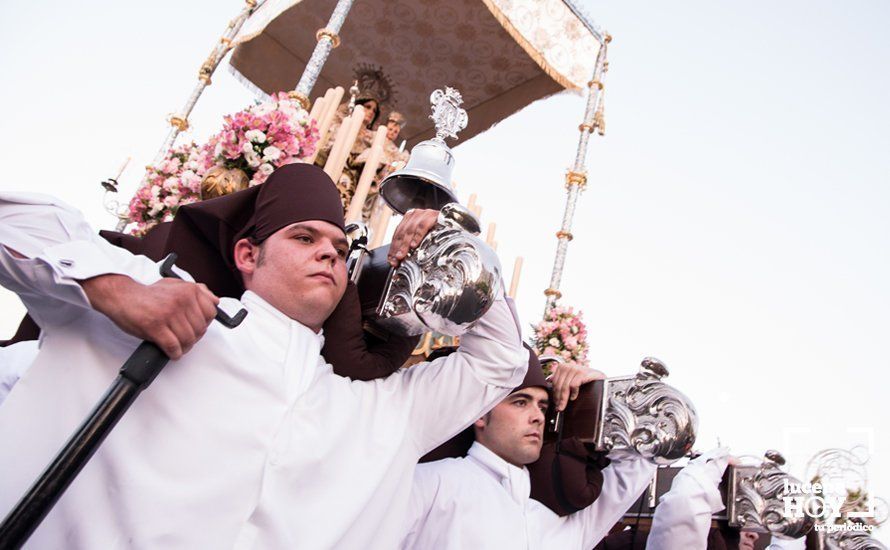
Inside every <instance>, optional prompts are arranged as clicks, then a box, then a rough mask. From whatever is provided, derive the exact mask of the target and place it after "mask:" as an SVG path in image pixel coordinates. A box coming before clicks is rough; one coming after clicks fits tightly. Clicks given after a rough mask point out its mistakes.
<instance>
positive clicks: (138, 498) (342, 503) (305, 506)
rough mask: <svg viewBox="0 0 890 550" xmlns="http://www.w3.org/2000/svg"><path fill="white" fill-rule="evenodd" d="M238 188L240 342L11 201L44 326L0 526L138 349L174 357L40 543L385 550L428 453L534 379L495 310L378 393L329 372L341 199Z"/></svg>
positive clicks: (230, 221)
mask: <svg viewBox="0 0 890 550" xmlns="http://www.w3.org/2000/svg"><path fill="white" fill-rule="evenodd" d="M241 193H252V195H240V196H237V195H238V194H235V195H230V196H228V197H223V198H220V199H215V201H225V200H230V203H222V202H219V203H215V204H223V205H225V204H236V202H237V200H241V201H242V202H243V200H244V197H248V198H249V199H250V200H249V202H251V208H252V210H253V212H252V214H251V213H250V212H248V213H247V214H248V215H249V217H248V216H246V215H244V214H243V213H241V212H240V211H238V209H237V208H235V209H232V212H234V213H236V214H238V215H237V216H234V217H231V218H224V219H221V220H219V223H218V224H217V226H215V227H216V229H215V231H212V232H210V233H212V234H211V235H210V236H209V238H216V237H217V235H220V236H221V237H220V242H221V243H223V245H221V252H222V253H223V254H226V255H227V257H226V260H227V261H228V262H231V263H232V264H233V265H235V266H236V267H237V269H238V271H239V272H240V274H241V276H242V277H243V282H244V285H245V287H246V288H247V289H248V290H247V292H245V293H244V295H243V297H242V298H241V300H240V301H238V300H234V299H228V298H224V299H222V300H219V306H220V307H222V308H223V309H225V310H227V311H228V312H229V313H234V311H235V310H237V309H239V308H242V307H243V308H245V309H246V310H247V311H248V315H247V317H246V319H245V320H244V322H242V323H241V325H239V326H238V327H237V328H235V329H231V330H230V329H226V328H224V327H222V326H221V325H220V324H219V323H215V322H212V323H211V322H210V321H211V319H212V317H213V314H214V305H215V304H216V303H217V301H218V300H217V299H216V298H215V297H214V296H213V295H212V294H210V293H209V292H208V291H207V290H206V288H203V287H202V286H201V285H195V284H193V283H188V282H185V281H177V280H170V279H161V278H160V276H159V274H158V265H157V264H155V263H153V262H151V261H150V260H148V259H147V258H145V257H141V256H133V255H131V254H130V253H128V252H126V251H125V250H122V249H120V248H116V247H114V246H111V245H109V244H108V243H106V242H105V241H104V240H102V239H101V238H99V237H98V236H96V234H95V232H94V231H93V230H92V229H91V228H90V227H89V226H88V225H87V224H86V223H85V222H84V221H83V219H82V217H81V215H80V214H79V213H78V212H77V211H74V210H73V209H71V208H70V207H67V206H65V205H64V204H61V203H58V202H56V201H54V200H52V199H50V198H48V197H45V196H39V195H14V194H7V193H0V283H2V284H3V286H5V287H7V288H9V289H11V290H13V291H15V292H16V293H18V294H19V296H20V297H21V298H22V300H23V301H24V303H25V304H26V306H27V307H28V310H29V312H30V313H31V314H32V315H33V316H34V318H35V320H36V321H37V323H38V324H39V325H40V326H41V329H42V334H41V342H40V352H39V354H38V356H37V358H36V359H35V362H34V364H33V366H32V367H31V368H30V369H29V370H28V371H27V372H26V373H25V375H24V376H23V377H22V379H21V380H20V381H19V383H18V384H17V385H16V386H15V387H14V388H13V390H12V392H11V393H10V395H9V397H8V398H7V400H6V402H5V403H4V404H3V406H2V407H0V441H2V442H3V449H2V451H0V471H2V472H3V474H2V475H0V516H5V515H6V513H7V512H8V511H9V510H10V509H11V508H12V507H13V506H14V504H15V503H16V501H17V500H18V499H19V498H20V496H21V495H22V494H24V492H25V491H26V490H27V488H28V487H29V486H30V484H31V483H32V482H33V480H34V479H36V478H37V476H38V475H39V473H40V472H41V471H42V470H43V468H44V467H45V466H46V465H47V464H48V463H49V461H50V459H51V458H52V457H53V456H54V454H55V453H56V452H57V450H58V449H59V448H60V447H61V446H62V444H63V443H64V442H65V441H66V440H67V438H68V437H69V436H70V434H71V433H72V432H73V430H74V429H75V428H76V427H77V426H78V425H79V423H80V422H81V421H82V419H83V418H85V417H86V415H87V413H88V412H89V411H90V410H91V408H92V407H93V406H94V404H95V403H96V402H97V401H98V400H99V399H100V397H101V396H102V394H103V393H104V391H105V390H106V388H107V387H108V385H109V384H110V382H111V381H112V380H113V379H114V377H115V375H116V373H117V370H118V368H119V367H120V365H121V364H122V363H123V362H124V360H125V359H126V358H127V357H128V356H129V354H130V353H131V352H132V351H133V350H134V349H135V348H136V346H137V345H138V343H139V341H140V340H141V339H149V340H152V341H154V342H156V343H157V344H158V345H159V346H161V347H162V349H164V350H165V351H166V352H167V353H168V355H170V356H171V358H173V359H174V360H173V361H171V362H170V364H168V365H167V367H166V368H165V369H164V370H163V372H161V374H160V375H159V376H158V377H157V379H156V380H155V381H154V383H153V385H152V386H151V387H149V388H148V389H147V390H146V391H145V392H144V393H143V394H142V395H141V396H140V397H139V399H138V400H137V401H136V403H135V404H134V405H133V407H132V408H131V409H130V410H129V411H128V413H127V414H126V415H125V416H124V418H123V419H122V420H121V421H120V423H119V424H118V425H117V427H116V428H115V429H114V431H113V432H112V433H111V434H110V435H109V437H108V438H107V440H106V441H105V442H104V443H103V445H102V446H101V447H100V449H99V450H98V452H97V453H96V455H95V456H94V457H93V459H92V460H91V461H90V463H88V464H87V465H86V467H85V468H84V469H83V471H82V472H81V473H80V475H79V476H78V477H77V478H76V479H75V480H74V482H73V483H72V485H71V486H70V487H69V489H68V490H67V492H66V493H65V494H64V495H63V496H62V498H61V499H60V500H59V502H58V504H57V505H56V506H55V508H54V509H53V510H52V511H51V512H50V513H49V515H48V516H47V518H46V519H45V520H44V522H43V524H42V525H41V526H40V527H39V528H38V529H37V531H36V532H35V533H34V534H33V535H32V537H31V539H30V541H29V546H31V547H34V548H52V549H55V548H88V549H98V548H102V549H111V548H165V549H170V548H182V549H194V548H309V549H315V548H319V549H320V548H385V549H389V548H393V547H395V546H396V545H397V543H398V540H399V539H400V535H401V532H402V531H401V527H402V518H403V517H404V515H405V514H406V513H407V503H408V497H409V492H410V485H411V479H412V474H413V470H414V467H415V463H416V462H417V460H418V458H419V457H420V456H422V455H423V454H424V453H426V452H427V451H429V450H430V449H432V448H434V447H435V446H437V445H438V444H440V443H441V442H442V441H444V440H446V439H448V438H449V437H451V436H452V435H453V434H455V433H457V432H458V431H460V430H461V429H462V428H464V427H465V426H467V425H469V424H470V423H471V422H472V421H473V419H474V418H477V417H479V416H480V415H481V414H483V413H484V412H485V411H487V410H488V409H490V408H491V406H492V405H493V404H495V403H497V402H498V401H499V400H500V399H502V398H503V397H504V396H505V395H507V393H509V391H510V388H512V387H514V386H515V385H516V384H517V383H519V382H520V381H521V380H522V376H523V375H524V373H525V367H526V357H527V356H526V352H525V350H524V349H523V348H522V346H521V340H520V334H519V329H518V327H517V322H516V319H515V316H514V314H513V313H512V311H511V309H510V307H509V306H508V305H507V303H506V302H505V301H504V299H503V298H499V299H498V300H497V301H496V302H495V303H494V305H493V306H492V307H491V309H490V310H489V311H488V312H487V313H486V314H485V315H484V316H483V317H482V319H481V320H480V321H479V322H478V324H477V326H476V327H475V328H473V329H472V330H471V331H469V332H468V333H467V334H465V335H464V336H463V337H462V338H461V344H462V345H461V349H460V351H459V352H458V353H456V354H454V355H452V356H450V357H447V358H443V359H440V360H437V361H434V362H431V363H427V364H421V365H418V366H415V367H413V368H411V369H408V370H405V371H400V372H398V373H396V374H394V375H392V376H390V377H389V378H387V379H385V380H376V381H372V382H354V381H352V380H350V379H348V378H343V377H339V376H336V375H334V374H333V373H332V371H331V367H330V365H327V364H325V361H324V359H323V358H322V357H321V356H320V353H319V351H320V349H321V346H322V343H323V338H324V337H323V335H322V334H321V333H320V327H321V325H322V323H323V322H324V320H325V318H326V317H327V315H328V314H329V313H330V312H331V311H332V310H333V308H334V306H335V305H336V303H337V301H338V300H339V299H340V296H341V295H342V294H343V289H344V288H345V285H346V269H345V263H344V257H345V252H346V240H345V234H344V230H343V215H342V207H341V206H340V203H339V195H338V193H337V191H336V188H335V187H334V184H333V183H332V182H331V180H330V179H329V178H328V177H327V176H326V175H324V173H323V172H322V171H321V170H320V169H318V168H316V167H312V166H308V165H288V166H285V167H282V168H279V169H278V170H277V171H276V172H275V173H273V174H272V176H270V178H269V180H267V182H266V183H264V184H263V185H261V186H258V188H252V189H249V190H246V191H243V192H241ZM236 196H237V197H236ZM232 197H235V199H232ZM232 200H235V201H236V202H231V201H232ZM213 202H214V201H207V203H208V204H209V203H213ZM185 208H188V207H185ZM434 223H435V213H434V212H431V211H419V212H414V213H412V214H411V215H409V216H406V218H405V220H403V222H402V225H400V227H399V230H398V231H397V235H396V236H395V237H394V241H393V246H392V248H391V255H392V258H391V259H392V262H393V263H396V262H398V261H400V260H401V259H403V258H404V257H405V256H406V254H407V252H408V251H409V249H410V248H411V247H413V246H416V245H417V244H419V242H420V239H421V238H422V237H423V236H424V235H425V234H426V232H428V231H429V229H430V228H431V227H432V226H433V225H434ZM226 235H227V236H228V237H231V239H230V240H227V238H226ZM232 242H233V243H234V245H233V246H232V247H230V245H231V243H232ZM225 243H228V244H225ZM205 331H206V333H205ZM202 335H203V337H202ZM192 346H193V348H192ZM190 348H192V349H191V351H189V349H190Z"/></svg>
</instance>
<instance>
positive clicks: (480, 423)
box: [473, 416, 485, 430]
mask: <svg viewBox="0 0 890 550" xmlns="http://www.w3.org/2000/svg"><path fill="white" fill-rule="evenodd" d="M473 427H474V428H478V429H480V430H484V429H485V417H484V416H483V417H482V418H480V419H479V420H477V421H475V422H473Z"/></svg>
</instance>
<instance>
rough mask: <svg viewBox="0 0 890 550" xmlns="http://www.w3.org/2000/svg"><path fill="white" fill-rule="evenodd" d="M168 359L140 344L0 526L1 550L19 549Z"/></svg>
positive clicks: (159, 350)
mask: <svg viewBox="0 0 890 550" xmlns="http://www.w3.org/2000/svg"><path fill="white" fill-rule="evenodd" d="M169 360H170V359H169V358H168V357H167V356H166V355H165V354H164V352H163V351H161V349H160V348H158V347H157V346H156V345H154V344H152V343H151V342H142V344H140V345H139V347H138V348H136V351H134V352H133V354H132V355H131V356H130V358H129V359H127V362H126V363H124V365H123V366H122V367H121V369H120V373H119V374H118V377H117V378H116V379H115V380H114V382H113V383H112V384H111V387H109V388H108V391H107V392H106V393H105V396H104V397H103V398H102V400H101V401H99V403H98V404H97V405H96V408H95V409H93V412H92V413H90V415H89V416H88V417H87V419H86V420H84V422H83V423H82V424H81V425H80V428H78V430H77V431H76V432H75V433H74V435H72V436H71V439H69V440H68V442H67V443H66V444H65V446H64V447H63V448H62V450H61V451H59V453H58V454H57V455H56V458H55V459H54V460H53V461H52V463H50V465H49V466H48V467H47V468H46V470H44V471H43V474H42V475H41V476H40V477H39V478H38V479H37V481H36V482H34V484H33V485H32V486H31V488H30V489H29V490H28V492H27V493H25V496H23V497H22V499H21V500H20V501H19V502H18V504H17V505H16V506H15V508H13V509H12V511H11V512H10V513H9V514H8V515H7V516H6V519H4V520H3V523H2V524H0V549H2V550H6V549H13V548H21V547H22V546H23V545H24V544H25V541H27V540H28V537H30V536H31V534H32V533H33V532H34V530H35V529H37V526H38V525H40V522H42V521H43V518H45V517H46V515H47V514H48V513H49V511H50V510H52V508H53V506H55V504H56V502H57V501H58V500H59V498H60V497H61V496H62V494H63V493H64V492H65V490H66V489H68V486H69V485H71V482H72V481H74V478H75V477H77V474H79V473H80V471H81V470H82V469H83V467H84V466H85V465H86V463H87V462H89V460H90V458H92V456H93V453H95V452H96V449H98V448H99V445H101V444H102V442H103V441H104V440H105V437H106V436H108V434H109V433H110V432H111V430H112V429H113V428H114V426H115V425H116V424H117V423H118V421H119V420H120V419H121V417H122V416H123V415H124V413H126V412H127V409H129V408H130V405H132V404H133V402H134V401H135V400H136V398H137V397H138V396H139V394H140V393H141V392H142V390H144V389H145V388H146V387H148V385H149V384H151V382H152V380H154V378H155V377H156V376H157V375H158V373H159V372H161V369H163V368H164V366H165V365H166V364H167V362H168V361H169Z"/></svg>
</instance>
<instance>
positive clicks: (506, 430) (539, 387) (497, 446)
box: [401, 364, 655, 550]
mask: <svg viewBox="0 0 890 550" xmlns="http://www.w3.org/2000/svg"><path fill="white" fill-rule="evenodd" d="M535 367H536V368H532V365H531V364H530V365H529V371H528V373H527V374H526V376H525V379H524V380H523V382H522V384H521V385H520V386H518V387H516V388H514V390H513V391H512V392H511V393H510V395H508V396H507V397H506V398H505V399H504V400H503V401H501V402H500V403H499V404H498V405H497V406H496V407H495V408H494V409H492V410H491V411H490V412H489V413H487V414H485V415H484V416H482V417H481V418H479V419H478V420H476V422H475V423H474V425H473V427H474V432H475V438H476V440H475V442H474V443H473V445H472V446H471V447H470V450H469V452H468V453H467V456H466V457H465V458H456V459H455V458H452V459H445V460H439V461H436V462H428V463H425V464H420V465H418V467H417V469H416V470H415V472H414V488H413V489H412V492H411V506H410V508H409V515H408V517H407V528H406V532H407V535H406V538H405V539H404V540H403V541H402V545H401V547H402V548H403V549H418V550H420V549H423V550H426V549H432V548H435V549H436V550H480V549H491V550H500V549H504V548H510V549H519V548H522V549H532V550H538V549H546V548H553V549H569V548H572V549H582V550H589V549H590V548H593V547H594V545H596V543H597V542H599V540H600V539H602V538H603V537H604V536H605V535H606V534H607V533H608V532H609V529H610V528H611V527H612V526H613V525H615V523H616V522H617V521H618V520H619V519H620V518H621V516H622V515H623V514H624V512H625V511H626V510H627V508H628V506H630V505H631V504H632V503H633V502H634V500H636V498H637V497H638V496H639V495H640V493H642V491H643V490H644V488H645V487H646V484H647V483H648V482H649V480H650V479H651V478H652V474H653V473H654V471H655V466H654V465H653V464H651V463H650V462H648V461H646V460H643V459H642V458H639V457H633V456H629V455H622V456H613V457H612V462H611V464H610V465H609V466H608V467H606V468H605V469H604V470H603V472H602V473H603V486H602V492H601V493H600V496H599V498H598V499H597V500H596V501H594V502H593V504H591V505H590V506H588V507H587V508H584V509H583V510H581V511H579V512H576V513H574V514H571V515H568V516H565V517H560V516H558V515H557V514H556V513H554V512H553V511H551V510H550V509H549V508H547V507H546V506H544V505H543V504H541V503H540V502H537V501H536V500H533V499H531V498H529V493H530V490H531V484H530V481H529V473H528V469H527V468H526V467H525V465H526V464H530V463H532V462H534V461H535V460H537V459H538V456H539V455H540V453H541V446H542V444H543V433H544V416H545V413H546V411H547V407H548V406H551V404H550V403H549V396H548V391H547V387H548V384H547V381H546V380H545V379H544V375H543V372H541V369H540V365H539V364H538V365H535ZM602 376H603V375H602V373H600V372H598V371H595V370H593V369H587V368H580V367H575V366H570V365H558V366H557V367H556V369H555V371H554V374H553V376H552V378H551V379H552V382H553V388H554V392H553V393H554V397H555V399H556V403H554V404H553V405H552V406H556V407H557V409H558V410H563V409H564V408H565V406H566V403H567V402H568V400H569V399H571V398H574V397H576V396H577V394H578V389H579V388H580V386H581V385H582V384H585V383H588V382H590V381H592V380H595V379H597V378H602Z"/></svg>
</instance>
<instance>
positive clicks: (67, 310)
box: [0, 192, 160, 327]
mask: <svg viewBox="0 0 890 550" xmlns="http://www.w3.org/2000/svg"><path fill="white" fill-rule="evenodd" d="M16 254H17V255H18V256H24V258H21V257H18V256H17V255H16ZM111 273H115V274H123V275H128V276H130V277H132V278H133V279H135V280H137V281H139V282H142V283H145V284H148V283H151V282H154V281H156V280H158V279H159V278H160V274H159V273H158V272H157V267H156V264H154V262H152V261H151V260H149V259H148V258H145V257H144V256H134V255H133V254H131V253H129V252H127V251H126V250H124V249H122V248H118V247H116V246H113V245H111V244H110V243H108V242H106V241H105V240H104V239H102V238H101V237H100V236H99V235H98V234H97V233H96V232H95V231H93V229H92V228H91V227H90V226H89V224H88V223H87V222H86V220H84V218H83V215H82V214H81V213H80V212H79V211H78V210H76V209H74V208H72V207H70V206H68V205H66V204H65V203H63V202H61V201H58V200H56V199H54V198H52V197H49V196H47V195H40V194H35V193H7V192H3V193H0V285H3V286H4V287H6V288H8V289H9V290H11V291H13V292H15V293H16V294H18V295H19V297H20V298H21V300H22V302H24V304H25V306H26V307H27V308H28V312H29V313H30V314H31V316H32V317H34V320H35V321H36V322H37V324H38V325H40V326H41V327H46V326H48V325H50V324H52V323H56V324H62V323H68V322H70V321H71V320H72V319H73V318H74V317H76V316H77V315H80V314H82V313H83V312H84V311H85V310H87V309H90V303H89V301H88V300H87V297H86V294H85V293H84V291H83V289H82V288H81V286H80V284H79V283H78V281H81V280H84V279H89V278H90V277H95V276H98V275H105V274H111Z"/></svg>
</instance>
